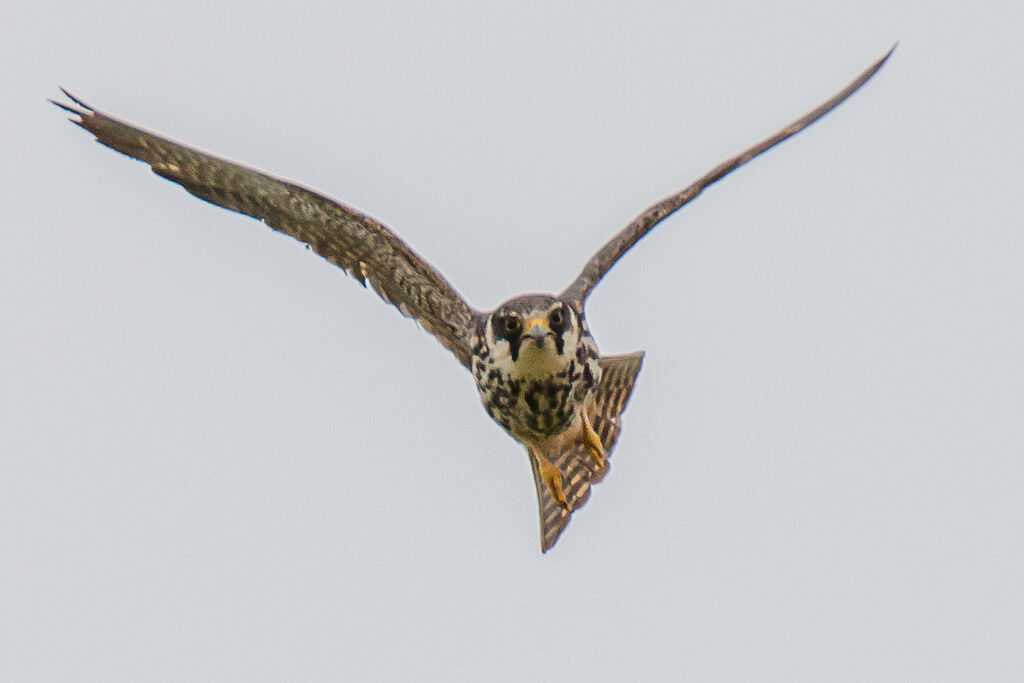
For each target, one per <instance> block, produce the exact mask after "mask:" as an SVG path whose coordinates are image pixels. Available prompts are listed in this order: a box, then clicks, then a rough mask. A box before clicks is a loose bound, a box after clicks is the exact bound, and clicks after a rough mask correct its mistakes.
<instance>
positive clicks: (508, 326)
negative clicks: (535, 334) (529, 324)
mask: <svg viewBox="0 0 1024 683" xmlns="http://www.w3.org/2000/svg"><path fill="white" fill-rule="evenodd" d="M501 323H502V327H504V328H505V333H506V334H516V333H517V332H519V330H521V329H522V327H523V322H522V321H521V320H520V319H519V318H517V317H515V316H512V315H510V316H509V317H507V318H503V319H502V321H501Z"/></svg>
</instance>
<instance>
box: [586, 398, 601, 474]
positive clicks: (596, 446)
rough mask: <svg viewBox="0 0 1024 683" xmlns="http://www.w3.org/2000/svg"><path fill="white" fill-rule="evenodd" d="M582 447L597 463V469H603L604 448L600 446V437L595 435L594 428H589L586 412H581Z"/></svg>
mask: <svg viewBox="0 0 1024 683" xmlns="http://www.w3.org/2000/svg"><path fill="white" fill-rule="evenodd" d="M582 431H583V434H582V437H583V445H585V446H586V447H587V450H589V451H590V456H591V457H592V458H593V459H594V461H595V462H596V463H597V466H598V468H599V469H603V468H604V456H605V453H604V446H603V445H602V444H601V437H600V436H598V435H597V432H595V431H594V428H593V427H591V426H590V420H589V419H587V413H586V411H584V412H583V430H582Z"/></svg>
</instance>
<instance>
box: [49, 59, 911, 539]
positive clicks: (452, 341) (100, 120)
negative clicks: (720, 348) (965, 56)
mask: <svg viewBox="0 0 1024 683" xmlns="http://www.w3.org/2000/svg"><path fill="white" fill-rule="evenodd" d="M895 49H896V45H893V46H892V48H891V49H890V50H889V51H888V52H887V53H886V54H885V55H883V56H882V57H881V58H880V59H878V60H877V61H875V62H874V63H873V64H872V65H871V66H869V67H868V68H867V69H866V70H864V71H863V72H862V73H861V74H860V75H859V76H857V77H856V78H855V79H854V80H853V81H852V82H850V83H849V84H848V85H847V86H846V87H844V88H843V89H842V90H840V91H839V92H838V93H836V94H835V95H833V96H832V97H831V98H829V99H828V100H826V101H825V102H823V103H822V104H820V105H819V106H817V107H816V108H814V109H813V110H811V111H809V112H808V113H806V114H804V115H803V116H801V117H800V118H799V119H796V120H795V121H793V122H792V123H790V124H789V125H787V126H785V127H783V128H781V129H779V130H778V131H776V132H775V133H773V134H772V135H770V136H769V137H767V138H765V139H763V140H761V141H760V142H758V143H756V144H755V145H753V146H751V147H749V148H747V149H746V150H744V151H742V152H741V153H739V154H737V155H735V156H733V157H731V158H729V159H727V160H725V161H724V162H722V163H721V164H719V165H718V166H716V167H714V168H713V169H711V170H710V171H708V172H706V173H705V174H703V175H702V176H700V177H699V178H697V180H695V181H693V182H692V183H691V184H689V185H687V186H686V187H685V188H683V189H682V190H680V191H678V192H676V193H674V194H671V195H669V196H667V197H665V198H663V199H661V200H659V201H657V202H656V203H654V204H652V205H651V206H649V207H648V208H647V209H645V210H644V211H643V212H642V213H640V214H639V215H638V216H636V218H634V219H633V220H632V221H631V222H630V223H629V224H627V225H626V226H625V227H623V228H622V229H621V230H620V231H619V232H618V233H616V234H615V235H614V236H613V237H612V238H611V239H610V240H609V241H607V242H606V243H605V244H604V245H603V246H601V247H600V249H598V251H597V252H596V253H594V254H593V256H591V258H590V259H589V260H587V261H586V262H585V264H584V266H583V269H582V270H581V271H580V273H579V275H578V276H577V277H576V279H575V280H573V281H572V282H570V283H569V285H568V286H567V287H566V288H565V289H564V290H563V291H562V292H561V293H559V294H551V293H539V294H522V295H517V296H514V297H512V298H510V299H508V300H507V301H505V302H504V303H502V304H501V305H499V306H498V307H497V308H495V309H494V310H491V311H481V310H477V309H475V308H473V307H472V306H470V305H469V303H467V302H466V300H465V299H464V298H463V297H462V296H461V295H460V294H459V293H458V292H457V291H456V290H455V288H454V287H453V286H452V285H451V284H450V283H449V282H448V280H446V279H445V278H444V276H442V275H441V273H439V272H438V271H437V269H435V268H434V267H433V266H431V265H430V263H428V262H427V261H426V260H425V259H423V258H422V257H421V256H420V255H419V254H417V253H416V252H415V251H413V249H412V248H411V247H410V246H409V245H407V244H406V243H405V242H404V241H403V240H402V239H401V238H400V237H398V235H397V234H396V233H394V232H393V231H392V230H391V229H389V228H388V227H387V226H385V225H384V223H382V222H380V221H378V220H376V219H375V218H372V217H370V216H368V215H366V214H364V213H362V212H360V211H358V210H356V209H355V208H353V207H350V206H347V205H345V204H343V203H341V202H339V201H336V200H334V199H332V198H330V197H328V196H327V195H325V194H322V193H320V192H317V191H315V190H312V189H308V188H306V187H304V186H301V185H298V184H296V183H294V182H292V181H289V180H286V179H283V178H278V177H274V176H272V175H269V174H267V173H264V172H262V171H259V170H257V169H254V168H250V167H247V166H243V165H241V164H238V163H235V162H233V161H230V160H227V159H224V158H221V157H218V156H215V155H213V154H210V153H207V152H205V151H203V150H200V149H197V148H195V147H190V146H188V145H186V144H183V143H179V142H176V141H174V140H172V139H170V138H167V137H163V136H161V135H158V134H156V133H154V132H151V131H148V130H146V129H144V128H142V127H139V126H136V125H134V124H132V123H129V122H127V121H125V120H122V119H119V118H117V117H115V116H113V115H111V114H108V113H106V112H104V111H102V110H100V109H97V108H95V107H93V106H91V105H89V104H86V103H85V102H84V101H83V100H81V99H80V98H78V97H76V96H74V95H72V94H71V93H69V92H68V91H67V90H65V89H64V88H61V91H62V92H63V93H64V95H65V96H66V97H67V99H68V100H70V102H62V101H57V100H52V99H51V100H49V101H50V102H51V103H52V104H54V105H56V106H58V107H60V108H61V109H63V110H65V111H67V112H69V113H71V114H72V115H73V118H70V120H71V121H72V122H73V123H75V124H77V125H79V126H81V127H82V128H84V129H85V130H86V131H88V132H90V133H92V134H93V135H94V136H95V139H96V141H98V142H100V143H101V144H103V145H105V146H107V147H109V148H111V149H114V150H116V151H118V152H121V153H122V154H125V155H127V156H129V157H131V158H133V159H137V160H139V161H142V162H144V163H146V164H148V165H149V166H150V167H151V169H152V171H153V172H154V173H156V174H157V175H159V176H161V177H163V178H166V179H167V180H170V181H172V182H174V183H177V184H179V185H181V186H182V187H184V188H185V190H187V191H188V192H190V193H191V194H193V195H195V196H196V197H199V198H200V199H203V200H205V201H207V202H210V203H212V204H215V205H217V206H220V207H224V208H226V209H229V210H231V211H236V212H239V213H242V214H246V215H248V216H252V217H253V218H256V219H258V220H261V221H263V222H264V223H265V224H266V225H267V226H269V227H270V228H272V229H274V230H277V231H279V232H282V233H285V234H287V235H290V236H291V237H293V238H295V239H297V240H299V241H300V242H303V243H305V244H306V246H307V248H309V249H312V250H313V251H314V252H316V253H317V254H319V255H320V256H322V257H323V258H325V259H326V260H328V261H330V262H331V263H333V264H335V265H337V266H339V267H340V268H341V269H342V270H344V271H345V272H346V273H348V275H350V276H352V277H353V278H355V279H356V280H358V281H359V283H360V284H362V285H363V286H364V287H365V286H366V285H367V283H368V284H369V285H370V286H371V287H372V288H373V289H374V290H375V291H376V292H377V294H378V295H380V297H381V298H382V299H383V300H384V301H385V302H387V303H389V304H391V305H393V306H395V307H396V308H398V309H399V311H401V313H402V314H403V315H405V316H406V317H409V318H413V319H414V320H415V321H417V322H418V323H419V325H420V326H421V327H422V328H423V329H424V330H425V331H426V332H428V333H429V334H431V335H433V336H434V337H435V338H436V339H437V340H438V341H439V342H440V343H441V344H442V345H443V346H444V347H445V348H447V349H448V350H449V351H450V352H451V353H452V354H453V355H454V356H455V358H456V359H457V360H458V362H459V363H460V364H461V365H463V366H464V367H465V368H466V369H467V370H469V371H470V373H471V374H472V376H473V379H474V382H475V384H476V389H477V391H478V393H479V396H480V400H481V403H482V404H483V407H484V410H485V411H486V412H487V414H488V415H490V417H491V418H492V419H493V420H494V422H496V423H497V424H498V425H499V426H500V427H501V428H502V429H503V430H504V431H505V432H507V433H508V434H509V435H510V436H511V437H512V438H513V439H514V440H516V441H517V442H519V443H520V444H522V445H523V446H525V447H526V452H527V455H528V457H529V461H530V465H531V467H532V470H533V477H534V484H535V488H536V493H537V503H538V509H539V516H540V545H541V552H542V553H546V552H547V551H548V550H550V549H551V548H552V547H553V546H554V545H555V542H556V541H557V540H558V538H559V536H560V535H561V533H562V531H563V530H564V529H565V528H566V525H567V524H568V523H569V520H570V518H571V516H572V514H573V513H574V512H575V511H576V510H579V509H580V507H581V506H582V505H583V504H584V503H585V502H586V501H587V499H588V498H589V496H590V490H591V487H592V486H593V485H594V484H596V483H598V482H599V481H601V480H602V479H603V478H604V477H605V475H606V474H607V473H608V468H609V465H608V458H609V456H610V455H611V453H612V450H613V449H614V448H615V445H616V443H617V441H618V439H619V436H620V433H621V430H622V413H623V411H624V409H625V408H626V404H627V402H628V401H629V399H630V396H631V395H632V393H633V387H634V385H635V382H636V378H637V375H638V374H639V372H640V368H641V365H642V363H643V358H644V352H643V351H637V352H633V353H626V354H618V355H602V354H601V353H600V352H599V351H598V347H597V344H596V342H595V341H594V337H593V336H592V334H591V331H590V327H589V325H588V324H587V321H586V317H585V314H584V305H585V303H586V301H587V298H588V296H589V295H590V293H591V291H592V290H593V289H594V287H595V286H596V285H597V284H598V283H599V282H600V281H601V279H602V278H603V277H604V276H605V275H606V274H607V273H608V271H609V270H610V269H611V268H612V266H614V265H615V264H616V263H617V262H618V260H619V259H620V258H622V256H623V255H624V254H625V253H626V252H627V251H629V249H630V248H631V247H633V245H635V244H636V243H637V242H638V241H639V240H640V239H641V238H643V237H644V236H645V235H646V234H647V233H648V232H650V230H651V229H652V228H654V226H656V225H658V224H659V223H661V222H662V221H664V220H665V219H666V218H667V217H668V216H670V215H672V214H673V213H675V212H676V211H678V210H679V209H681V208H682V207H683V206H685V205H686V204H688V203H689V202H691V201H693V200H694V199H695V198H696V197H697V196H698V195H700V194H701V193H702V192H703V191H704V190H705V189H707V188H708V187H709V186H710V185H712V184H714V183H716V182H718V181H719V180H721V179H722V178H724V177H725V176H727V175H729V174H730V173H732V172H733V171H735V170H736V169H737V168H739V167H741V166H743V165H744V164H746V163H747V162H749V161H750V160H752V159H754V158H755V157H757V156H759V155H761V154H763V153H764V152H766V151H768V150H769V149H771V148H773V147H775V146H776V145H778V144H779V143H781V142H783V141H784V140H786V139H788V138H790V137H791V136H793V135H795V134H796V133H798V132H800V131H802V130H803V129H805V128H806V127H807V126H809V125H811V124H812V123H814V122H815V121H817V120H818V119H820V118H821V117H822V116H824V115H825V114H827V113H828V112H830V111H831V110H832V109H834V108H835V107H837V106H838V105H839V104H841V103H842V102H843V101H845V100H846V99H847V98H848V97H850V96H851V95H852V94H853V93H854V92H856V91H857V90H858V89H860V88H861V86H863V85H864V84H865V83H866V82H867V81H868V80H870V79H871V78H872V77H873V76H874V75H875V74H876V73H877V72H878V70H879V69H881V68H882V66H883V65H884V64H885V62H886V61H887V60H888V59H889V57H890V56H891V55H892V53H893V51H894V50H895Z"/></svg>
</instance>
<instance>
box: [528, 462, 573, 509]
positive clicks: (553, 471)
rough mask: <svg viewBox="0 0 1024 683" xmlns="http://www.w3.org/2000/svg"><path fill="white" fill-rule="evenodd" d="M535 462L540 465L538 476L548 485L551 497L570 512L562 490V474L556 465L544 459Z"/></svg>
mask: <svg viewBox="0 0 1024 683" xmlns="http://www.w3.org/2000/svg"><path fill="white" fill-rule="evenodd" d="M537 460H538V461H539V463H540V476H541V478H542V479H543V480H544V483H545V484H547V485H548V490H549V491H551V495H552V496H553V497H554V499H555V500H556V501H557V502H558V504H559V505H561V506H562V507H563V508H565V509H566V510H568V511H569V512H572V508H570V507H569V501H568V500H567V499H566V497H565V491H564V490H563V489H562V472H561V471H560V470H559V469H558V467H557V466H556V465H554V464H553V463H551V462H549V461H547V460H545V459H544V458H540V457H538V458H537Z"/></svg>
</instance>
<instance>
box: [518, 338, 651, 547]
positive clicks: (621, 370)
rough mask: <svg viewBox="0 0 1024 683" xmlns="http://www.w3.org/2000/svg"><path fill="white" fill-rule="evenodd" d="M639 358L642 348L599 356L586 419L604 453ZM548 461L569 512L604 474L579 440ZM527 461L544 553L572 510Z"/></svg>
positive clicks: (612, 445) (618, 425) (608, 448)
mask: <svg viewBox="0 0 1024 683" xmlns="http://www.w3.org/2000/svg"><path fill="white" fill-rule="evenodd" d="M643 360H644V353H643V351H638V352H636V353H630V354H625V355H622V356H602V357H601V385H600V386H599V387H598V389H597V394H596V396H595V398H594V404H593V405H592V406H591V413H590V421H591V424H592V425H593V426H594V431H595V432H597V435H598V436H600V437H601V444H602V445H604V451H605V455H606V456H609V457H610V456H611V454H612V450H613V449H614V448H615V442H616V441H618V439H619V432H620V431H621V429H622V424H621V422H620V417H619V416H620V415H621V414H622V411H623V410H625V408H626V403H627V402H628V401H629V396H630V394H632V393H633V383H634V382H635V381H636V376H637V373H639V372H640V365H641V364H642V363H643ZM551 462H552V463H554V464H555V465H556V466H557V467H558V469H559V471H561V473H562V491H563V492H564V493H565V498H566V500H567V501H568V502H569V507H570V509H572V510H573V511H576V510H578V509H579V508H580V507H581V506H582V505H583V504H584V503H586V502H587V498H589V497H590V486H591V484H596V483H597V482H599V481H601V480H602V479H604V477H605V475H606V474H608V467H609V465H608V463H607V462H606V463H605V466H604V467H603V468H600V469H599V468H598V467H597V465H596V463H595V462H594V459H593V458H592V457H591V455H590V453H589V451H587V449H586V447H585V446H583V445H582V444H579V443H577V444H576V445H575V446H574V447H572V448H570V449H567V450H565V451H563V452H562V453H559V454H558V455H557V456H555V457H552V458H551ZM530 464H531V465H532V466H533V482H534V484H536V486H537V505H538V506H539V508H540V548H541V550H542V551H543V552H547V551H548V549H549V548H551V546H553V545H554V544H555V541H557V540H558V537H559V535H560V534H561V533H562V530H563V529H565V527H566V525H567V524H568V523H569V519H570V518H571V517H572V512H569V511H568V510H566V509H565V508H563V507H562V506H561V505H559V504H558V502H557V501H555V499H554V496H552V495H551V490H550V489H549V488H548V485H547V484H546V483H544V480H543V479H542V478H541V476H540V469H539V466H538V464H537V460H536V459H535V458H534V457H533V456H532V455H531V456H530Z"/></svg>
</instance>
